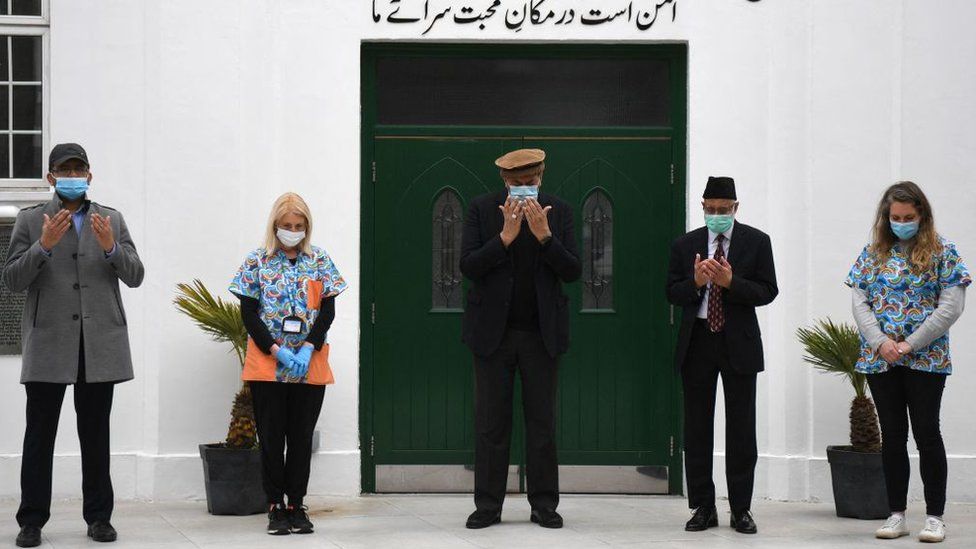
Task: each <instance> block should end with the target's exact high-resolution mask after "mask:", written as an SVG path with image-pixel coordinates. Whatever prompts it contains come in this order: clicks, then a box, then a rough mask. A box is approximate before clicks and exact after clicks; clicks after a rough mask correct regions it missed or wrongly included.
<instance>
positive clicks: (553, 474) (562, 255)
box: [461, 149, 581, 528]
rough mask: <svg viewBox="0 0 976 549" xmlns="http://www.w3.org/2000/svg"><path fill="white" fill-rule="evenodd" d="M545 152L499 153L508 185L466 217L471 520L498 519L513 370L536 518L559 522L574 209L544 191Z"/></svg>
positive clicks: (576, 268)
mask: <svg viewBox="0 0 976 549" xmlns="http://www.w3.org/2000/svg"><path fill="white" fill-rule="evenodd" d="M545 157H546V154H545V152H543V151H541V150H538V149H522V150H517V151H513V152H510V153H508V154H506V155H504V156H502V157H501V158H499V159H497V160H496V161H495V164H496V165H497V166H498V168H499V169H500V170H501V177H502V180H503V181H504V183H505V188H504V189H502V190H499V191H498V192H495V193H490V194H486V195H482V196H479V197H477V198H475V199H474V200H473V201H472V203H471V206H470V208H469V209H468V212H467V215H466V216H465V219H464V233H463V236H462V239H461V272H462V273H463V274H464V276H465V277H467V278H468V279H469V280H471V288H470V290H469V291H468V300H467V306H466V307H465V311H464V320H463V328H462V333H463V336H462V338H463V340H464V342H465V343H466V344H467V345H468V347H470V348H471V351H472V353H473V354H474V374H475V376H474V377H475V431H476V434H475V437H476V438H475V481H474V484H475V486H474V503H475V508H476V510H475V511H474V513H472V514H471V516H470V517H468V521H467V527H468V528H485V527H487V526H491V525H492V524H495V523H497V522H499V521H500V520H501V512H502V503H503V502H504V500H505V489H506V485H507V483H508V464H509V447H510V444H511V435H512V393H513V387H514V383H515V376H516V375H518V376H519V378H520V379H521V381H522V408H523V410H524V412H525V432H526V441H525V444H526V450H525V452H526V462H527V463H526V467H527V468H526V475H527V477H528V499H529V504H530V505H531V507H532V514H531V520H532V522H534V523H537V524H539V525H540V526H543V527H546V528H561V527H562V524H563V520H562V517H560V516H559V514H558V513H557V512H556V506H557V505H558V504H559V480H558V474H557V462H556V440H555V428H556V425H555V406H556V381H557V375H556V374H557V372H558V363H559V356H560V355H562V354H563V353H565V352H566V350H567V349H568V348H569V310H568V300H567V297H566V295H565V294H564V293H563V290H562V285H563V283H567V282H573V281H575V280H577V279H578V278H579V277H580V271H581V267H580V261H579V257H578V256H577V253H576V235H575V232H574V230H573V211H572V209H571V208H570V206H569V204H567V203H565V202H563V201H562V200H560V199H559V198H557V197H555V196H552V195H550V194H547V193H540V192H539V188H540V187H541V185H542V174H543V172H544V171H545V163H544V161H545Z"/></svg>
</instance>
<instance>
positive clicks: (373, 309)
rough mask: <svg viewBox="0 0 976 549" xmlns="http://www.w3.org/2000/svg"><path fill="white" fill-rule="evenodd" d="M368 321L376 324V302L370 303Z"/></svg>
mask: <svg viewBox="0 0 976 549" xmlns="http://www.w3.org/2000/svg"><path fill="white" fill-rule="evenodd" d="M370 323H371V324H376V303H370Z"/></svg>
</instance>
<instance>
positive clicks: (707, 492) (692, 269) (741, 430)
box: [667, 177, 779, 534]
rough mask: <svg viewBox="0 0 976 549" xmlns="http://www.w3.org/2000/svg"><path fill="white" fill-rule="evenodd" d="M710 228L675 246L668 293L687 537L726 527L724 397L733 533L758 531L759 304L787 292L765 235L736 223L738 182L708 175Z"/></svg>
mask: <svg viewBox="0 0 976 549" xmlns="http://www.w3.org/2000/svg"><path fill="white" fill-rule="evenodd" d="M702 198H703V201H702V208H703V210H704V213H705V226H704V227H701V228H699V229H695V230H694V231H691V232H690V233H687V234H685V235H683V236H680V237H678V238H677V239H676V240H675V241H674V243H673V244H672V245H671V263H670V266H669V267H668V279H667V296H668V301H670V302H671V304H673V305H676V306H679V307H682V308H683V315H682V322H681V328H680V331H679V332H678V345H677V349H676V350H675V363H674V364H675V368H677V369H678V370H679V371H680V373H681V381H682V386H683V388H684V420H685V423H684V441H685V474H686V476H687V485H688V506H689V507H690V508H691V509H693V510H694V514H693V515H692V517H691V520H689V521H688V523H687V524H686V525H685V530H688V531H693V532H695V531H702V530H706V529H708V528H711V527H713V526H718V511H717V510H716V507H715V484H714V483H713V482H712V454H713V443H714V437H713V431H714V423H715V391H716V387H717V384H718V377H719V376H721V377H722V389H723V391H724V394H725V432H726V439H725V475H726V479H727V482H728V491H729V506H730V507H731V511H732V519H731V526H732V528H734V529H735V530H736V531H738V532H741V533H743V534H754V533H756V531H757V528H756V523H755V520H753V517H752V514H751V512H750V506H751V504H752V487H753V478H754V475H755V468H756V458H757V451H756V374H757V373H759V372H761V371H762V370H763V349H762V340H761V339H760V335H759V323H758V321H757V320H756V307H761V306H763V305H767V304H769V303H770V302H772V301H773V299H774V298H775V297H776V294H777V293H778V292H779V290H778V289H777V287H776V271H775V269H774V267H773V250H772V246H771V244H770V241H769V236H768V235H766V233H764V232H762V231H760V230H758V229H754V228H753V227H750V226H748V225H746V224H744V223H739V222H737V221H735V214H736V212H737V211H738V208H739V203H738V202H737V201H736V195H735V182H734V181H733V180H732V178H731V177H709V178H708V184H707V186H706V187H705V194H704V195H703V197H702Z"/></svg>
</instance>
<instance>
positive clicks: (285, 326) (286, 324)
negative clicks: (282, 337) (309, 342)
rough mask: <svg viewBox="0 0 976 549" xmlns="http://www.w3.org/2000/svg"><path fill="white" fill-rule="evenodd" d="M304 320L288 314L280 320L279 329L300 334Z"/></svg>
mask: <svg viewBox="0 0 976 549" xmlns="http://www.w3.org/2000/svg"><path fill="white" fill-rule="evenodd" d="M304 327H305V322H304V321H302V319H300V318H298V317H297V316H289V317H287V318H285V319H284V320H282V321H281V331H282V332H284V333H286V334H300V333H302V328H304Z"/></svg>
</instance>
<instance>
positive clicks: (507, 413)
mask: <svg viewBox="0 0 976 549" xmlns="http://www.w3.org/2000/svg"><path fill="white" fill-rule="evenodd" d="M558 369H559V363H558V360H557V359H555V358H552V357H551V356H549V353H548V352H547V351H546V347H545V344H544V343H543V341H542V336H541V335H540V334H539V333H538V332H530V331H520V330H508V331H507V332H506V333H505V337H504V338H503V339H502V342H501V345H500V346H499V347H498V350H496V351H495V352H494V353H493V354H492V355H491V356H488V357H478V356H476V357H475V360H474V379H475V397H474V398H475V401H474V407H475V431H476V433H477V434H476V438H475V451H474V454H475V457H474V460H475V468H474V504H475V507H477V508H478V509H479V510H487V511H501V509H502V503H503V502H504V501H505V488H506V484H507V482H508V466H509V449H510V447H511V442H512V395H513V392H514V388H515V373H516V370H517V371H518V374H519V377H520V379H521V380H522V410H523V412H524V415H525V454H526V455H525V458H526V477H527V481H528V499H529V504H530V505H531V506H532V508H533V509H555V508H556V506H557V505H559V472H558V462H557V458H556V436H555V433H556V414H555V407H556V386H557V373H558Z"/></svg>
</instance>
